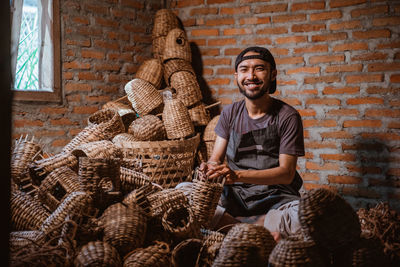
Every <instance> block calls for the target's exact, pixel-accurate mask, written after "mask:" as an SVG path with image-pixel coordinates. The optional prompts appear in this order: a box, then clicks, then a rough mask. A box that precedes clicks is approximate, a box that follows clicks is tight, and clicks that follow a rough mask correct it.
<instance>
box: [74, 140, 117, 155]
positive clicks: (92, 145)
mask: <svg viewBox="0 0 400 267" xmlns="http://www.w3.org/2000/svg"><path fill="white" fill-rule="evenodd" d="M71 154H72V155H74V156H75V157H77V158H79V157H88V158H105V159H111V158H122V152H121V150H120V149H119V148H118V147H116V146H115V145H114V143H113V142H111V141H109V140H101V141H93V142H89V143H85V144H81V145H79V146H77V147H75V148H74V150H72V151H71Z"/></svg>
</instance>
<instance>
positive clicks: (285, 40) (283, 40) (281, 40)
mask: <svg viewBox="0 0 400 267" xmlns="http://www.w3.org/2000/svg"><path fill="white" fill-rule="evenodd" d="M275 42H276V43H277V44H290V43H295V44H298V43H305V42H307V36H289V37H278V38H276V39H275Z"/></svg>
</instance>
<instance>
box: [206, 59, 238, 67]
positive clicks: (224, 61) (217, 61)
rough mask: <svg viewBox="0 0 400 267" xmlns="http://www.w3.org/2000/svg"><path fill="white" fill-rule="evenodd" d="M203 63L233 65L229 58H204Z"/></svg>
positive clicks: (207, 64) (208, 64)
mask: <svg viewBox="0 0 400 267" xmlns="http://www.w3.org/2000/svg"><path fill="white" fill-rule="evenodd" d="M203 65H205V66H210V65H231V60H230V59H228V58H210V59H204V60H203Z"/></svg>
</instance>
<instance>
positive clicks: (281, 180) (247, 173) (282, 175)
mask: <svg viewBox="0 0 400 267" xmlns="http://www.w3.org/2000/svg"><path fill="white" fill-rule="evenodd" d="M235 174H236V176H237V180H236V181H235V182H242V183H248V184H263V185H273V184H290V183H291V182H292V181H293V178H294V174H295V172H294V171H292V170H289V169H288V168H285V167H281V166H279V167H275V168H271V169H267V170H239V171H235Z"/></svg>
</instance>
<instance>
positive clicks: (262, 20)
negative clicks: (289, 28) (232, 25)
mask: <svg viewBox="0 0 400 267" xmlns="http://www.w3.org/2000/svg"><path fill="white" fill-rule="evenodd" d="M239 23H240V24H241V25H243V24H269V23H271V18H270V17H249V18H241V19H240V20H239Z"/></svg>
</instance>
